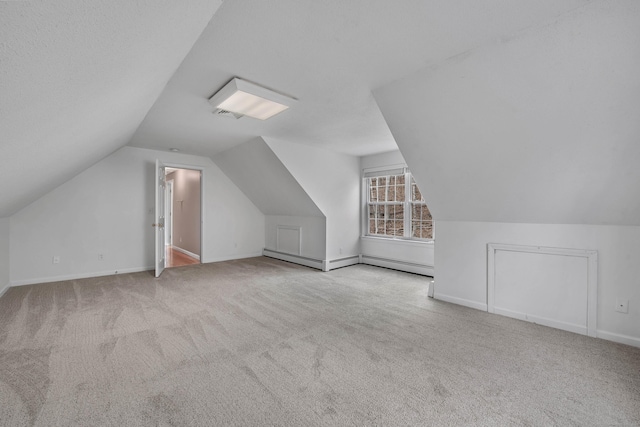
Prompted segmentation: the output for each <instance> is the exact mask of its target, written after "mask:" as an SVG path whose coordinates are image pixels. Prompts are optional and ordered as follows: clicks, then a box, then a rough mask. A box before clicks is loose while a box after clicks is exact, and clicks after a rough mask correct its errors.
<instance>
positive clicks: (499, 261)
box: [487, 243, 597, 336]
mask: <svg viewBox="0 0 640 427" xmlns="http://www.w3.org/2000/svg"><path fill="white" fill-rule="evenodd" d="M487 249H488V266H487V267H488V269H487V272H488V275H487V297H488V298H487V302H488V311H489V312H491V313H496V314H501V315H505V316H509V317H515V318H518V319H521V320H528V321H531V322H534V323H538V324H542V325H546V326H551V327H555V328H559V329H564V330H567V331H571V332H576V333H581V334H585V335H587V334H588V335H590V336H595V333H596V332H595V331H596V307H597V306H596V300H595V299H596V297H597V252H596V251H589V250H581V249H563V248H545V247H538V246H518V245H502V244H493V243H490V244H489V245H487Z"/></svg>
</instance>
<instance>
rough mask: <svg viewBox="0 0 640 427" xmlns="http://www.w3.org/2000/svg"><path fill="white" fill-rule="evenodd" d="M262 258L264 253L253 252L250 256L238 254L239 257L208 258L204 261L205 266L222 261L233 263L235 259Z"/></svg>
mask: <svg viewBox="0 0 640 427" xmlns="http://www.w3.org/2000/svg"><path fill="white" fill-rule="evenodd" d="M259 256H262V252H252V253H250V254H237V255H229V256H222V257H215V258H207V259H206V260H204V261H202V263H203V264H208V263H210V262H222V261H233V260H234V259H245V258H255V257H259Z"/></svg>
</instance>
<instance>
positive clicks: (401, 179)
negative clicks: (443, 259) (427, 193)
mask: <svg viewBox="0 0 640 427" xmlns="http://www.w3.org/2000/svg"><path fill="white" fill-rule="evenodd" d="M365 187H366V194H367V222H368V230H367V234H368V235H370V236H386V237H403V238H410V239H432V238H433V219H432V218H431V213H430V212H429V208H427V204H426V203H425V201H424V198H423V197H422V193H421V192H420V189H419V188H418V186H417V185H416V182H415V180H414V179H413V177H412V176H411V173H410V172H409V171H408V170H406V169H397V170H392V171H383V172H369V173H366V174H365Z"/></svg>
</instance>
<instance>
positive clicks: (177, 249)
mask: <svg viewBox="0 0 640 427" xmlns="http://www.w3.org/2000/svg"><path fill="white" fill-rule="evenodd" d="M171 248H173V249H175V250H176V251H178V252H182V253H183V254H185V255H187V256H190V257H191V258H195V259H197V260H198V261H200V255H196V254H194V253H193V252H189V251H188V250H186V249H182V248H181V247H179V246H176V245H171Z"/></svg>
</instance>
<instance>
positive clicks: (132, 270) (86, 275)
mask: <svg viewBox="0 0 640 427" xmlns="http://www.w3.org/2000/svg"><path fill="white" fill-rule="evenodd" d="M154 268H155V267H154V266H149V267H133V268H124V269H122V270H108V271H97V272H94V273H78V274H68V275H64V276H50V277H39V278H35V279H22V280H12V281H11V286H12V287H13V286H25V285H36V284H40V283H51V282H63V281H66V280H76V279H89V278H91V277H103V276H114V275H116V274H125V273H139V272H141V271H153V270H154Z"/></svg>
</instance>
